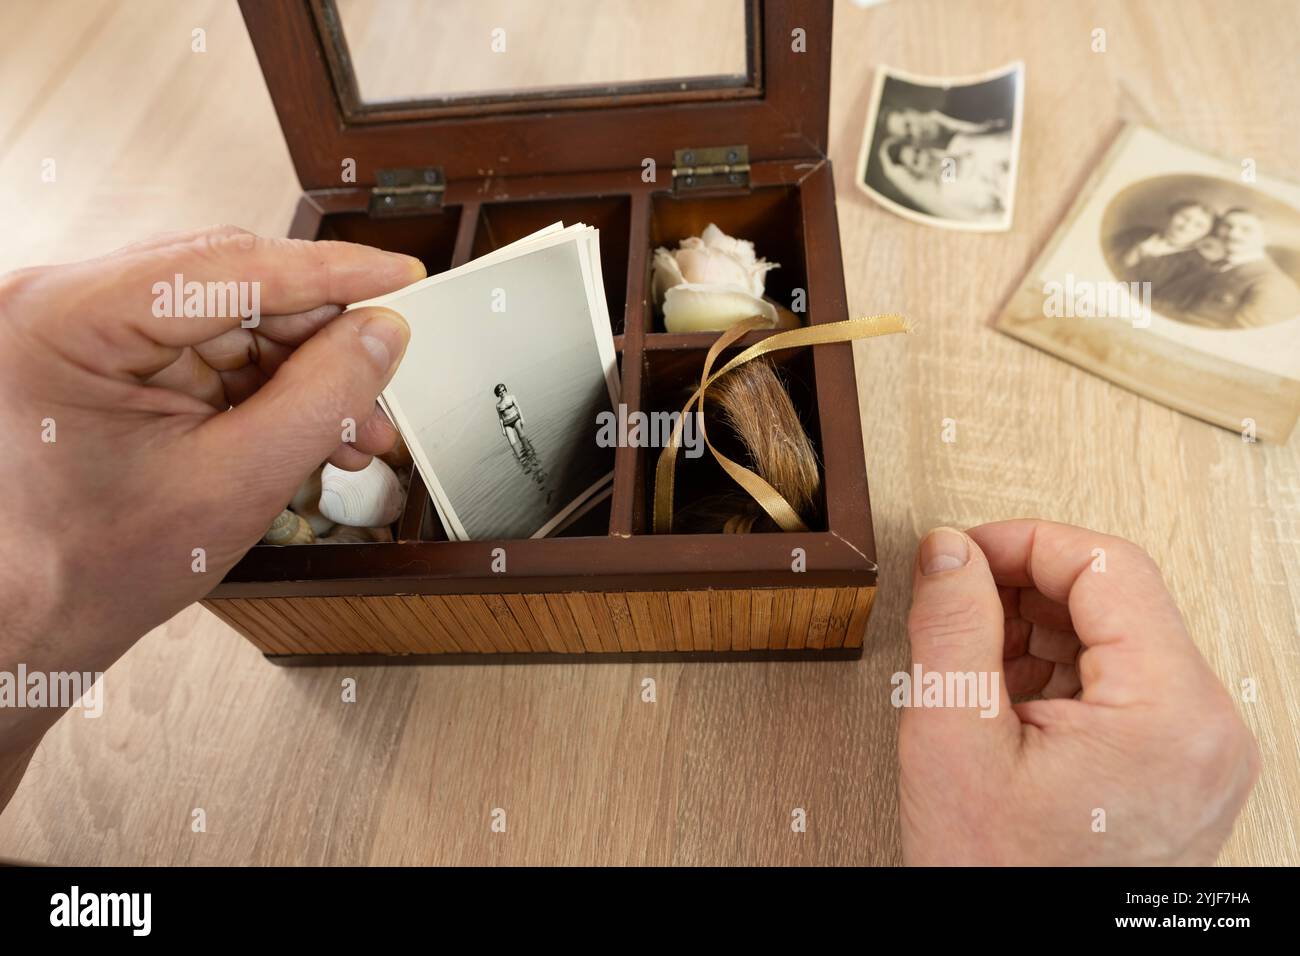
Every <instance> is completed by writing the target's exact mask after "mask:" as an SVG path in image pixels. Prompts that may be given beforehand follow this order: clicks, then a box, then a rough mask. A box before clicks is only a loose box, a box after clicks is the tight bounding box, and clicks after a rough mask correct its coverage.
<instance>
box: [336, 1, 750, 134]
mask: <svg viewBox="0 0 1300 956" xmlns="http://www.w3.org/2000/svg"><path fill="white" fill-rule="evenodd" d="M744 3H745V59H746V69H745V73H744V74H742V75H739V76H736V77H729V76H697V77H677V78H675V79H671V80H662V81H647V82H642V83H618V84H612V85H610V86H605V87H602V88H601V89H600V91H599V92H598V93H593V92H592V91H591V90H590V89H589V88H584V87H571V86H566V87H555V88H551V89H530V90H526V91H522V92H519V93H501V94H484V95H457V96H441V97H439V96H430V97H422V98H419V99H410V100H401V101H369V102H368V101H366V100H363V99H362V98H361V94H360V90H359V88H358V83H357V80H356V73H355V70H354V67H353V64H352V55H351V53H350V51H349V49H348V41H347V37H346V36H345V35H344V31H343V24H342V23H341V22H340V20H339V15H338V9H337V6H336V5H335V0H311V7H312V14H313V16H314V17H315V21H316V29H317V32H318V33H319V35H320V37H321V39H322V44H321V45H322V46H323V48H324V50H325V58H326V60H327V61H328V62H329V68H330V76H331V77H332V78H333V81H334V93H335V95H336V96H337V97H338V101H339V107H340V109H341V110H342V113H343V118H344V119H345V120H346V121H347V122H348V123H384V122H391V121H393V120H411V119H437V118H439V117H445V116H485V115H489V114H495V113H517V112H526V111H534V112H535V111H538V110H557V109H591V108H596V107H605V106H608V105H609V100H610V96H617V97H618V100H619V102H620V103H621V104H623V105H625V106H631V105H642V104H648V103H682V102H690V101H701V100H718V99H726V98H730V97H748V96H762V95H763V78H762V77H763V71H762V57H763V46H762V35H763V34H762V26H761V23H760V21H759V12H760V8H759V6H758V4H757V2H756V0H744ZM683 87H684V88H683Z"/></svg>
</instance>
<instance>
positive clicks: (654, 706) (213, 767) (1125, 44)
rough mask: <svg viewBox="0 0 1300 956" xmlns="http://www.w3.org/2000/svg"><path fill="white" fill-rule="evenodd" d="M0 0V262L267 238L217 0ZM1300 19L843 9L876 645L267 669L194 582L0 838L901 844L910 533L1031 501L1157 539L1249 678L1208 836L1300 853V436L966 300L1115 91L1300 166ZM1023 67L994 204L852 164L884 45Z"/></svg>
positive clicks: (847, 855)
mask: <svg viewBox="0 0 1300 956" xmlns="http://www.w3.org/2000/svg"><path fill="white" fill-rule="evenodd" d="M0 16H2V19H0V22H2V23H3V26H4V29H2V30H0V104H3V108H0V222H3V223H4V225H5V229H4V232H3V235H0V269H8V268H12V267H16V266H20V265H31V264H36V263H41V262H54V261H64V260H69V259H74V258H80V257H84V256H89V255H94V254H98V253H101V252H104V251H106V250H108V249H111V248H113V247H115V246H117V245H119V244H121V243H124V242H126V241H128V240H130V239H133V238H136V237H139V236H141V235H144V234H147V233H151V232H155V231H159V230H164V229H181V228H187V227H193V226H197V225H201V224H206V223H213V222H234V223H238V224H240V225H243V226H245V227H248V228H251V229H254V230H256V231H258V232H262V233H266V234H282V233H283V232H284V231H285V229H286V228H287V226H288V222H289V217H290V214H291V212H292V210H293V206H294V203H295V201H296V199H297V196H298V193H299V187H298V184H297V182H296V179H295V177H294V172H293V168H292V166H291V165H290V162H289V157H288V153H287V151H286V149H285V146H284V141H283V139H282V137H281V133H280V130H279V128H278V126H277V123H276V118H275V115H274V112H273V110H272V107H271V103H270V100H269V98H268V96H267V93H266V89H265V86H264V85H263V81H262V77H261V74H260V72H259V70H258V66H257V63H256V61H255V59H254V56H253V52H252V48H251V46H250V43H249V40H248V36H247V34H246V32H245V30H244V25H243V21H242V19H241V18H240V16H239V13H238V10H237V8H236V6H235V4H234V3H233V0H185V2H174V0H130V2H110V0H16V2H13V0H11V2H9V3H6V4H5V7H4V11H3V14H2V15H0ZM1297 25H1300V4H1298V3H1296V2H1294V0H1259V2H1255V3H1252V4H1250V5H1249V7H1244V6H1243V5H1241V4H1235V3H1231V2H1228V0H1222V2H1217V3H1215V2H1193V0H1123V2H1121V0H1114V2H1102V0H1023V2H1013V0H960V2H958V0H952V2H940V0H892V2H887V3H885V4H883V5H881V6H874V7H870V8H868V9H861V8H859V7H857V6H854V5H850V4H847V3H845V4H841V5H840V6H839V7H838V8H837V9H836V24H835V30H836V36H835V57H834V79H833V84H832V109H831V152H832V158H833V160H834V162H835V164H836V176H837V190H838V194H839V217H840V231H841V234H842V236H843V243H844V264H845V272H846V275H847V280H848V293H849V302H850V306H851V308H852V310H853V311H854V312H860V313H866V312H880V311H890V310H901V311H904V312H906V313H907V314H909V315H910V316H912V317H913V318H914V319H915V320H916V321H917V322H918V324H919V326H920V332H919V334H917V335H915V336H912V337H910V338H908V339H907V340H898V341H892V340H878V341H873V342H869V343H865V344H862V345H860V346H858V349H859V351H858V353H857V356H858V368H859V392H860V402H861V406H862V418H863V427H864V439H865V444H866V452H867V463H868V471H869V473H870V476H871V497H872V507H873V509H874V514H875V523H876V535H877V545H878V550H879V557H880V563H881V591H880V595H879V598H878V600H877V603H876V610H875V614H874V616H873V618H872V621H871V627H870V631H869V634H868V639H867V649H866V653H865V656H864V659H863V660H862V661H860V662H853V663H806V664H805V663H799V664H787V663H781V664H778V663H770V664H766V663H755V664H718V665H699V664H695V665H687V664H654V665H651V664H603V665H587V666H577V665H575V666H530V667H506V666H481V667H450V668H433V667H392V668H370V669H357V668H353V669H347V668H344V669H292V668H279V667H276V666H273V665H271V664H268V663H266V662H265V661H264V660H263V659H262V658H261V656H260V655H259V654H258V653H257V652H256V651H255V650H254V649H253V648H252V647H251V646H250V645H248V644H246V643H245V642H244V641H243V640H242V639H241V638H239V637H238V635H236V634H235V633H234V632H232V631H230V630H229V629H228V628H226V627H225V626H224V625H223V624H221V623H220V622H218V621H217V620H216V619H215V618H214V617H212V616H211V615H210V614H208V613H207V612H206V611H203V610H201V609H199V608H197V607H195V608H191V609H189V610H188V611H185V612H184V613H182V614H180V615H178V616H177V617H176V618H175V619H173V620H172V621H170V622H169V623H168V624H166V625H164V626H163V627H161V628H159V629H158V630H156V631H154V632H153V633H151V634H150V635H149V636H147V637H146V638H145V639H144V640H142V641H141V642H140V643H139V645H138V646H136V647H135V648H134V649H133V650H132V651H131V652H130V653H129V654H128V655H127V656H126V657H125V658H124V659H123V660H122V661H121V662H120V663H119V664H118V665H117V666H116V667H115V668H114V669H113V670H112V671H111V672H110V673H109V674H108V675H107V677H106V682H107V686H106V700H107V703H106V708H105V713H104V715H103V716H102V717H101V718H99V719H98V720H86V719H84V718H83V717H81V716H80V715H79V713H76V712H74V713H72V714H69V715H68V716H66V717H65V718H64V719H63V720H62V721H61V722H60V723H59V724H58V726H57V727H56V728H55V729H54V730H53V731H52V732H51V733H50V734H49V736H48V737H47V738H46V740H45V743H44V744H43V745H42V747H41V748H40V750H39V752H38V753H37V755H36V758H35V760H34V761H33V763H32V767H31V770H30V771H29V773H28V775H27V778H26V780H25V781H24V782H23V784H22V785H21V787H20V789H19V791H18V794H17V796H16V798H15V799H14V801H13V803H12V805H11V806H10V807H9V809H8V810H7V811H6V812H5V813H4V814H3V816H0V858H8V859H21V860H28V861H44V862H53V863H64V864H103V863H120V864H136V863H158V864H166V863H177V864H185V863H217V864H235V863H619V864H623V863H684V864H724V863H803V864H812V863H826V864H841V863H865V864H886V863H896V862H898V861H899V859H900V850H899V828H898V822H897V814H896V797H895V789H896V785H897V769H896V747H895V728H896V722H897V718H898V715H897V712H896V711H895V710H894V709H893V708H892V707H891V706H890V704H889V691H890V685H889V676H890V675H891V674H892V673H894V672H895V671H897V670H899V669H902V668H904V667H905V666H906V665H907V662H908V651H907V645H906V638H905V635H904V631H903V620H904V616H905V613H906V609H907V603H908V590H909V582H908V568H909V562H910V560H911V556H912V553H913V549H914V548H915V546H916V543H917V540H918V537H919V536H920V535H921V534H922V533H923V532H924V531H925V530H926V529H928V528H929V527H931V526H933V525H936V524H940V523H950V524H958V525H963V526H965V525H971V524H977V523H980V522H984V521H988V520H993V519H998V518H1007V517H1016V516H1026V515H1037V516H1043V517H1050V518H1053V519H1057V520H1061V521H1067V522H1072V523H1076V524H1081V525H1087V526H1091V527H1094V528H1097V529H1100V530H1104V531H1107V532H1111V533H1115V534H1120V535H1124V536H1127V537H1130V538H1133V539H1135V540H1136V541H1138V542H1140V543H1141V544H1142V545H1144V546H1145V547H1146V548H1147V549H1148V550H1149V551H1151V552H1152V554H1154V555H1155V556H1156V558H1157V559H1158V560H1159V562H1160V563H1161V564H1162V566H1163V567H1164V570H1165V575H1166V578H1167V580H1168V582H1169V585H1170V587H1171V588H1172V589H1173V591H1174V593H1175V595H1176V596H1177V598H1178V600H1179V602H1180V604H1181V606H1182V608H1183V611H1184V613H1185V615H1186V618H1187V621H1188V623H1189V625H1190V627H1191V630H1192V633H1193V634H1194V636H1195V639H1196V641H1197V642H1198V644H1199V645H1200V647H1201V649H1202V651H1203V652H1204V653H1205V655H1206V656H1207V658H1208V659H1209V661H1210V663H1211V665H1212V666H1213V667H1214V669H1215V670H1216V671H1217V672H1218V674H1219V675H1220V676H1221V677H1222V679H1223V680H1224V681H1225V683H1227V684H1228V685H1229V686H1230V687H1231V688H1238V687H1239V686H1240V685H1241V682H1242V680H1243V679H1245V678H1253V679H1254V681H1255V682H1256V684H1257V685H1258V700H1257V702H1255V703H1242V704H1241V705H1240V706H1241V709H1242V711H1243V712H1244V714H1245V719H1246V720H1247V722H1248V723H1249V725H1250V726H1251V728H1252V729H1253V730H1254V732H1255V734H1256V735H1257V736H1258V738H1259V741H1260V744H1261V747H1262V750H1263V755H1264V773H1263V777H1262V778H1261V780H1260V783H1259V786H1258V787H1257V788H1256V790H1255V792H1254V795H1253V797H1252V798H1251V801H1250V803H1249V805H1248V806H1247V808H1246V811H1245V813H1244V814H1243V816H1242V818H1241V820H1240V821H1239V823H1238V825H1237V828H1236V831H1235V832H1234V834H1233V837H1232V839H1231V841H1230V842H1229V844H1228V846H1227V848H1226V850H1225V851H1224V853H1223V855H1222V858H1221V860H1222V862H1224V863H1236V864H1247V863H1267V864H1292V865H1295V864H1297V863H1300V836H1298V835H1297V822H1296V813H1295V811H1296V808H1297V807H1300V759H1298V757H1297V751H1298V747H1300V738H1298V735H1297V686H1300V651H1298V650H1297V622H1298V621H1300V602H1298V601H1297V597H1298V596H1300V461H1298V459H1297V454H1298V452H1300V438H1297V439H1295V440H1293V441H1291V442H1290V443H1289V444H1288V445H1287V446H1285V447H1276V446H1268V445H1263V444H1257V445H1250V444H1245V443H1243V442H1242V441H1241V439H1240V437H1239V436H1237V435H1236V434H1234V433H1230V432H1226V431H1221V430H1219V429H1216V428H1213V427H1211V426H1208V425H1204V424H1202V423H1200V422H1197V421H1193V420H1192V419H1190V418H1187V417H1184V416H1182V415H1179V414H1177V413H1175V412H1172V411H1169V410H1168V409H1166V408H1164V407H1162V406H1160V405H1157V404H1155V403H1153V402H1150V401H1147V400H1145V399H1141V398H1138V397H1136V396H1134V395H1132V394H1129V393H1127V392H1125V391H1122V390H1120V389H1118V388H1116V387H1114V386H1112V385H1110V384H1108V383H1106V382H1104V381H1102V380H1100V379H1097V378H1093V377H1091V376H1089V375H1088V374H1086V373H1085V372H1082V371H1080V370H1078V369H1076V368H1074V367H1072V366H1069V365H1066V364H1065V363H1063V362H1061V361H1058V360H1056V359H1054V358H1051V357H1049V356H1047V355H1045V354H1042V353H1039V352H1037V351H1035V350H1033V349H1030V348H1028V347H1026V346H1024V345H1021V344H1020V343H1018V342H1016V341H1013V340H1011V339H1009V338H1006V337H1004V336H1002V335H1000V334H998V333H996V332H994V331H992V330H991V329H990V328H989V322H990V321H991V319H992V318H993V317H994V316H995V315H996V313H997V311H998V309H999V308H1000V306H1001V304H1002V303H1003V301H1004V299H1005V298H1006V297H1007V296H1008V295H1009V294H1010V292H1011V291H1012V290H1013V289H1014V288H1015V286H1016V284H1017V282H1018V280H1019V279H1020V278H1021V275H1022V273H1023V272H1024V270H1025V269H1026V267H1027V266H1028V265H1029V264H1030V262H1031V261H1032V260H1033V259H1034V257H1035V255H1036V254H1037V252H1038V250H1039V249H1040V247H1041V246H1042V244H1043V243H1044V242H1045V241H1046V240H1047V238H1048V237H1049V236H1050V234H1051V232H1052V230H1053V228H1054V226H1055V224H1056V223H1057V221H1058V220H1059V218H1060V216H1061V215H1062V214H1063V212H1064V210H1065V209H1066V208H1067V206H1068V205H1069V203H1070V200H1071V198H1072V197H1073V195H1074V191H1075V190H1076V189H1077V187H1078V185H1079V184H1080V183H1081V182H1082V180H1083V179H1084V178H1085V177H1086V175H1087V172H1088V170H1089V167H1090V164H1091V163H1092V162H1094V161H1095V159H1096V157H1097V156H1098V155H1100V153H1101V152H1102V151H1103V150H1104V148H1105V146H1106V144H1107V143H1108V142H1109V141H1110V139H1111V137H1112V136H1113V134H1114V132H1115V131H1116V128H1117V124H1118V122H1119V120H1120V119H1121V118H1132V119H1139V120H1145V121H1147V122H1150V123H1152V124H1153V125H1156V126H1158V127H1161V128H1163V129H1165V130H1167V131H1169V132H1170V133H1171V134H1173V135H1175V136H1178V137H1180V138H1182V139H1185V140H1188V141H1191V142H1193V143H1197V144H1199V145H1201V146H1203V147H1204V148H1206V149H1209V150H1211V151H1213V152H1217V153H1222V154H1226V155H1230V156H1249V157H1253V158H1255V159H1256V160H1257V162H1258V167H1259V169H1260V170H1261V171H1270V172H1272V173H1274V174H1277V175H1280V176H1283V177H1286V178H1292V179H1296V178H1300V177H1298V176H1297V174H1296V171H1295V170H1294V168H1293V166H1294V162H1295V160H1296V153H1295V144H1296V140H1295V136H1296V133H1295V130H1296V123H1297V120H1298V119H1300V61H1298V60H1297V58H1296V55H1295V30H1296V27H1297ZM1099 27H1100V28H1103V29H1105V30H1106V33H1107V52H1104V53H1094V52H1092V50H1091V37H1092V31H1093V30H1094V29H1096V28H1099ZM195 28H202V29H204V30H205V31H206V42H207V52H206V53H202V54H200V53H194V52H192V51H191V36H192V31H193V30H194V29H195ZM1014 59H1023V60H1024V61H1025V62H1026V70H1027V92H1026V97H1025V128H1024V137H1023V147H1022V149H1023V152H1022V158H1021V173H1020V183H1019V194H1018V198H1017V202H1016V216H1015V222H1014V225H1013V228H1012V230H1011V231H1010V232H1009V233H1007V234H994V235H976V234H969V233H953V232H943V231H939V230H935V229H928V228H925V227H922V226H918V225H914V224H912V223H909V222H905V221H903V220H901V219H898V218H895V217H894V216H892V215H891V214H889V213H887V212H885V211H883V210H882V209H880V208H878V207H877V206H875V205H873V204H872V203H871V202H870V201H869V200H868V199H866V198H865V197H864V196H863V195H861V194H860V193H859V192H857V191H856V190H855V189H854V188H853V185H852V166H853V160H854V157H855V156H856V154H857V150H858V145H859V136H860V134H861V124H862V122H863V119H864V116H865V112H866V109H867V94H868V90H869V88H870V80H871V76H872V71H873V69H874V68H875V66H876V65H877V64H880V63H887V64H890V65H894V66H898V67H902V68H906V69H909V70H913V71H916V72H921V73H931V74H949V75H953V74H956V75H960V74H969V73H975V72H979V71H984V70H987V69H989V68H990V67H993V66H996V65H1000V64H1003V63H1006V62H1008V61H1011V60H1014ZM50 158H52V159H54V160H55V169H56V175H57V178H56V181H55V182H54V183H44V182H42V179H41V171H42V164H43V161H44V160H46V159H50ZM949 418H950V419H953V420H954V421H955V422H956V423H957V436H958V440H957V441H956V442H955V443H951V444H950V443H945V442H944V441H942V440H941V438H940V432H941V429H942V427H943V421H944V419H949ZM116 599H119V600H129V595H122V596H118V597H117V598H116ZM347 676H354V677H356V679H357V686H358V700H357V702H356V703H355V704H346V703H343V702H342V701H341V695H340V682H341V681H342V679H343V678H344V677H347ZM645 677H654V678H655V679H656V682H657V685H658V699H657V702H656V703H643V702H642V700H641V695H640V690H641V681H642V679H643V678H645ZM796 807H802V808H804V809H805V810H806V811H807V814H808V829H807V832H806V833H802V834H799V833H794V832H792V831H791V828H790V826H789V821H790V819H791V811H792V809H793V808H796ZM496 808H501V809H504V810H505V811H506V815H507V816H506V818H507V830H506V832H505V833H503V834H502V833H493V832H492V830H491V827H490V824H491V814H492V812H493V810H494V809H496ZM196 809H202V810H203V811H204V812H205V815H206V832H194V829H193V828H192V825H191V824H192V821H193V820H194V811H195V810H196Z"/></svg>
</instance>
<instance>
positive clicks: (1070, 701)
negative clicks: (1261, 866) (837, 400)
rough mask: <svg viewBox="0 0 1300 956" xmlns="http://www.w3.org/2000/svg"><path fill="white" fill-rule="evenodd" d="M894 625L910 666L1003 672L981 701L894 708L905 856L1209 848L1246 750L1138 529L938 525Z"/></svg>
mask: <svg viewBox="0 0 1300 956" xmlns="http://www.w3.org/2000/svg"><path fill="white" fill-rule="evenodd" d="M908 630H909V633H910V636H911V641H912V657H913V661H914V665H913V666H914V667H915V664H920V665H921V666H922V668H923V669H924V671H926V672H929V671H934V672H939V673H949V672H968V671H969V672H974V673H976V674H979V673H980V672H986V673H990V674H997V675H999V682H1000V700H999V701H998V710H997V715H996V716H995V717H992V718H985V717H981V716H980V714H979V710H978V708H971V707H966V708H962V709H947V708H944V709H939V708H933V709H926V708H909V709H907V710H905V711H904V712H903V716H902V721H901V726H900V730H899V741H898V749H899V760H900V763H901V765H902V774H901V781H900V803H901V813H902V828H903V856H904V859H905V860H906V861H907V862H908V863H912V864H1026V865H1053V864H1059V865H1066V864H1075V865H1078V864H1105V865H1130V864H1138V865H1142V864H1165V865H1168V864H1202V865H1207V864H1210V863H1212V862H1213V861H1214V858H1215V857H1216V855H1217V854H1218V852H1219V849H1220V848H1221V847H1222V846H1223V843H1224V841H1225V840H1226V839H1227V838H1228V834H1229V833H1230V832H1231V830H1232V824H1233V821H1234V820H1235V819H1236V817H1237V814H1238V813H1239V812H1240V810H1241V807H1242V805H1243V804H1244V803H1245V801H1246V797H1247V795H1248V794H1249V793H1250V790H1251V787H1252V786H1253V785H1254V782H1255V779H1256V777H1257V776H1258V774H1259V755H1258V751H1257V748H1256V746H1255V741H1254V739H1253V738H1252V737H1251V735H1250V732H1249V731H1248V730H1247V729H1246V727H1245V725H1244V724H1243V723H1242V721H1241V718H1240V717H1239V716H1238V715H1237V712H1236V711H1235V710H1234V708H1233V705H1232V701H1231V699H1230V698H1229V696H1228V694H1227V693H1226V692H1225V691H1224V689H1223V686H1222V685H1221V684H1220V683H1219V681H1218V679H1217V678H1216V677H1215V675H1214V673H1213V672H1212V671H1211V670H1210V668H1209V667H1208V666H1207V665H1206V663H1205V660H1204V659H1203V658H1202V657H1201V655H1200V653H1198V651H1197V650H1196V646H1195V645H1194V644H1193V643H1192V640H1191V638H1190V637H1188V634H1187V630H1186V628H1185V627H1184V625H1183V620H1182V617H1181V616H1180V614H1179V612H1178V608H1177V606H1175V604H1174V601H1173V598H1172V597H1171V596H1170V594H1169V591H1168V590H1167V589H1166V587H1165V584H1164V581H1163V580H1161V577H1160V571H1159V569H1158V568H1157V567H1156V565H1155V564H1154V563H1153V562H1152V560H1151V559H1150V558H1149V557H1147V555H1146V554H1144V553H1143V552H1142V551H1141V550H1139V549H1138V548H1137V547H1136V546H1135V545H1133V544H1130V543H1129V542H1127V541H1124V540H1122V539H1120V538H1112V537H1110V536H1108V535H1103V534H1097V533H1095V532H1092V531H1086V530H1084V529H1082V528H1073V527H1069V526H1067V525H1060V524H1052V523H1050V522H1045V521H1005V522H999V523H996V524H988V525H983V526H981V527H978V528H972V529H971V530H970V532H969V534H968V535H966V534H962V533H961V532H959V531H955V530H952V529H945V528H940V529H936V530H935V531H933V532H931V533H930V534H929V535H928V536H927V537H926V538H925V540H924V541H922V543H921V548H920V552H919V554H918V559H917V563H916V567H915V569H914V577H913V595H912V611H911V615H910V617H909V620H908ZM1008 692H1009V693H1010V695H1013V696H1027V695H1040V697H1039V699H1035V700H1029V701H1027V702H1024V703H1019V704H1016V705H1015V706H1014V707H1013V706H1012V704H1011V701H1010V698H1009V696H1008Z"/></svg>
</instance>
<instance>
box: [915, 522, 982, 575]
mask: <svg viewBox="0 0 1300 956" xmlns="http://www.w3.org/2000/svg"><path fill="white" fill-rule="evenodd" d="M969 560H970V547H969V546H968V545H967V544H966V536H965V535H964V534H962V533H961V532H960V531H957V530H956V529H954V528H935V529H934V530H933V531H931V532H930V533H929V534H927V535H926V536H925V539H924V540H923V541H922V542H921V573H922V574H938V573H939V572H940V571H952V570H954V569H955V568H962V567H965V566H966V562H967V561H969Z"/></svg>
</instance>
